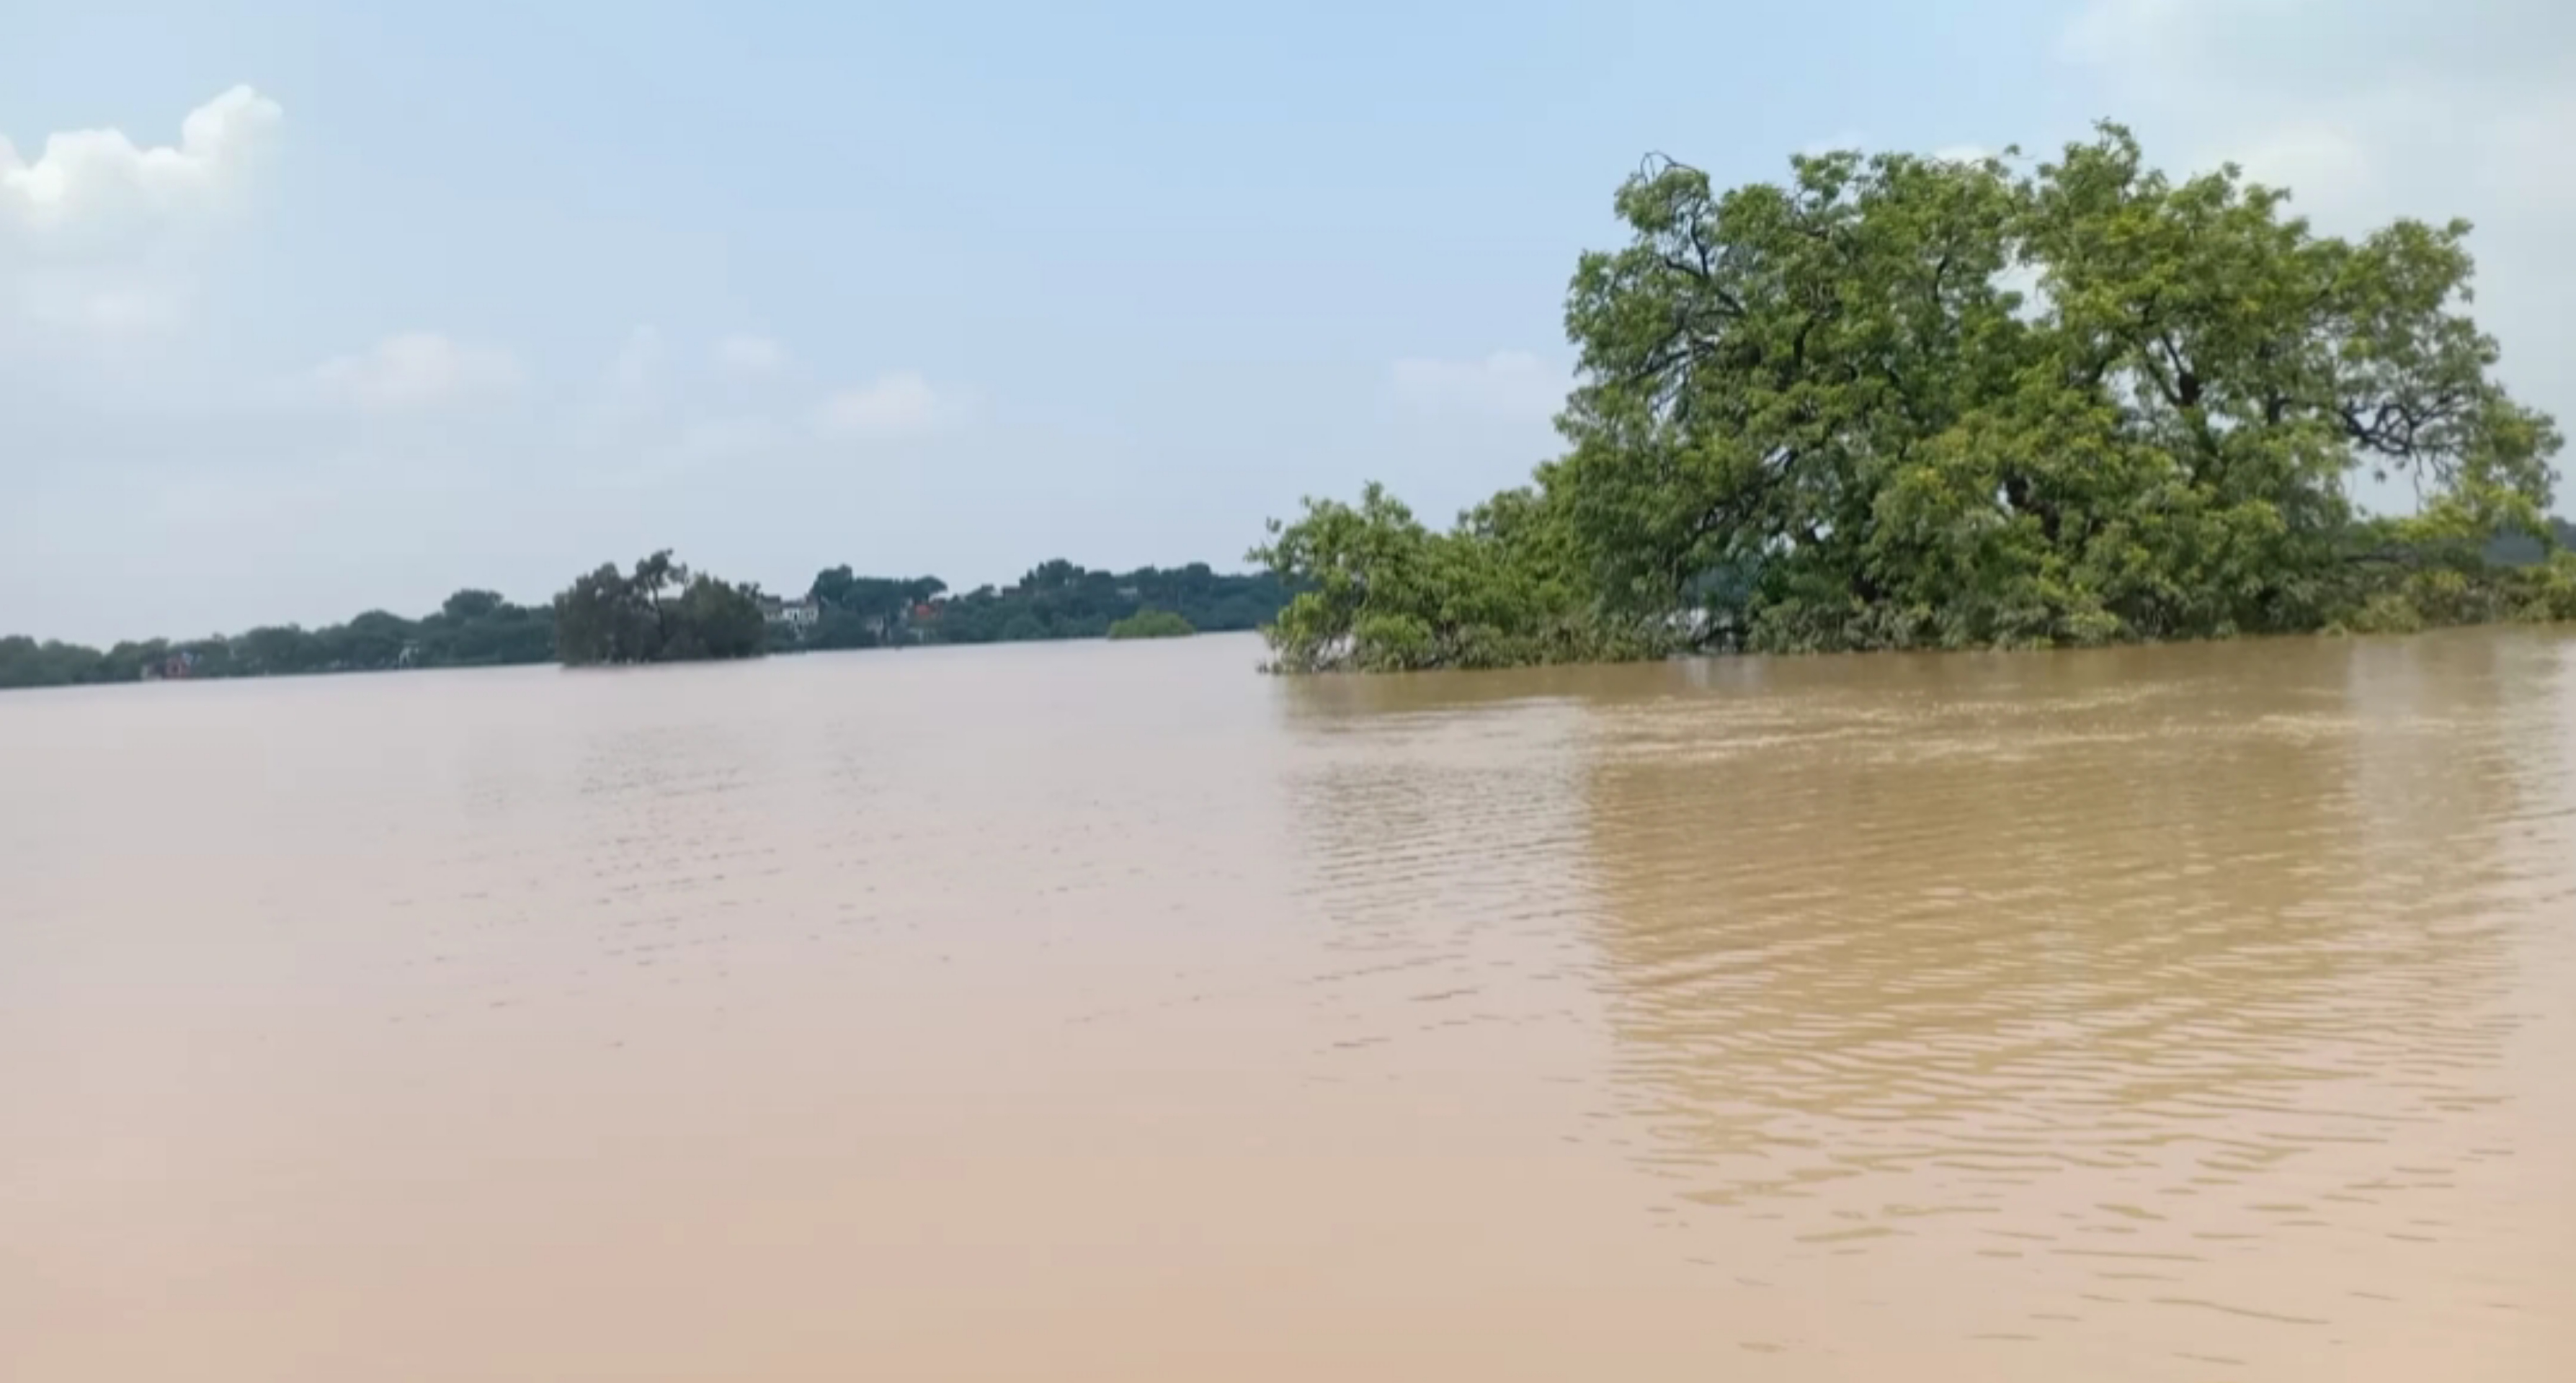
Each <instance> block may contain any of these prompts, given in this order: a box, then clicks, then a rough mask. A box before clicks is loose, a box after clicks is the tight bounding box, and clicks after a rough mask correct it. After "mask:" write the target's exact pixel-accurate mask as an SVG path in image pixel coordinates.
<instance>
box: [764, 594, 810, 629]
mask: <svg viewBox="0 0 2576 1383" xmlns="http://www.w3.org/2000/svg"><path fill="white" fill-rule="evenodd" d="M760 617H761V618H762V619H763V620H765V621H767V622H768V623H770V624H771V625H774V626H777V627H779V628H782V629H785V630H786V631H787V632H788V633H791V634H794V635H796V636H797V637H798V638H803V637H804V636H805V634H806V632H807V631H808V630H811V629H812V628H813V627H814V626H815V625H817V624H820V623H822V622H823V607H822V605H821V604H820V603H818V602H817V601H816V600H815V599H814V597H812V596H810V595H809V596H806V597H805V598H804V599H802V600H783V599H780V598H779V597H777V596H774V595H765V596H762V597H761V598H760Z"/></svg>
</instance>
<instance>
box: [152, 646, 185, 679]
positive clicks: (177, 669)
mask: <svg viewBox="0 0 2576 1383" xmlns="http://www.w3.org/2000/svg"><path fill="white" fill-rule="evenodd" d="M196 675H197V655H196V653H195V652H194V651H192V650H190V649H185V648H183V649H180V650H179V651H178V652H176V653H173V654H170V655H169V656H167V657H164V658H155V659H153V660H152V661H151V662H148V663H145V664H144V665H143V680H144V681H146V682H176V681H181V680H184V679H186V678H190V677H194V676H196Z"/></svg>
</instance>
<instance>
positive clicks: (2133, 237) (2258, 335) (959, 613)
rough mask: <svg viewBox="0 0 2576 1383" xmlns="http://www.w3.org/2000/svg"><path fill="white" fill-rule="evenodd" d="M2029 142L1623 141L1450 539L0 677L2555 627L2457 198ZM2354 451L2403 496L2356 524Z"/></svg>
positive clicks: (264, 631)
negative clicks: (1721, 168) (2182, 171)
mask: <svg viewBox="0 0 2576 1383" xmlns="http://www.w3.org/2000/svg"><path fill="white" fill-rule="evenodd" d="M2019 162H2020V154H2019V151H2018V150H2006V151H2005V152H2004V154H2003V155H2002V156H2000V157H1992V158H1941V157H1923V156H1918V155H1912V154H1902V153H1881V154H1872V155H1863V154H1860V153H1855V152H1837V153H1826V154H1815V155H1799V156H1796V157H1794V158H1792V159H1791V160H1790V176H1789V177H1788V178H1787V179H1786V180H1785V181H1782V182H1778V183H1751V184H1747V185H1745V186H1741V187H1736V188H1733V189H1731V190H1720V189H1718V188H1717V187H1715V186H1714V185H1713V184H1712V182H1711V181H1710V179H1709V177H1708V175H1707V174H1705V173H1703V172H1701V171H1700V170H1698V169H1696V168H1693V167H1691V166H1689V165H1687V164H1683V163H1678V162H1675V161H1673V160H1671V159H1669V158H1665V157H1662V156H1660V155H1657V156H1654V157H1650V158H1649V159H1647V160H1646V162H1645V163H1644V165H1643V166H1642V167H1641V168H1640V169H1639V171H1638V172H1637V173H1635V174H1634V175H1633V176H1631V177H1630V178H1629V179H1628V180H1627V181H1626V182H1625V183H1624V184H1623V185H1622V186H1621V187H1620V189H1619V191H1618V193H1617V196H1616V198H1615V201H1614V206H1615V208H1616V210H1617V213H1618V215H1619V218H1620V219H1621V221H1622V222H1624V223H1625V225H1626V226H1627V229H1628V232H1629V237H1630V238H1629V242H1628V244H1626V245H1625V246H1624V247H1621V248H1619V249H1615V250H1601V251H1593V252H1590V253H1587V254H1585V255H1583V256H1582V257H1581V259H1580V260H1579V261H1578V263H1577V265H1576V267H1575V272H1574V277H1573V279H1572V282H1571V284H1570V285H1569V288H1568V290H1567V295H1566V309H1565V328H1566V335H1567V338H1568V340H1569V341H1570V342H1571V344H1572V345H1573V346H1574V347H1575V348H1576V354H1577V367H1576V375H1575V380H1574V385H1573V388H1572V391H1571V392H1570V393H1569V395H1568V396H1567V398H1566V401H1565V406H1564V408H1563V410H1562V411H1561V412H1560V413H1559V414H1558V415H1557V419H1556V425H1557V431H1558V432H1559V433H1560V434H1561V435H1562V437H1563V438H1564V441H1565V446H1564V449H1563V451H1562V453H1561V454H1560V455H1559V456H1557V457H1556V458H1555V459H1553V460H1549V461H1546V462H1543V463H1542V464H1540V465H1539V466H1538V467H1537V469H1536V471H1535V473H1534V474H1533V476H1532V478H1531V480H1530V482H1529V483H1528V484H1526V485H1523V486H1521V487H1519V488H1516V489H1510V490H1505V491H1503V492H1502V493H1500V494H1497V495H1495V496H1494V497H1493V498H1491V499H1489V500H1487V501H1485V502H1484V503H1483V504H1480V505H1477V506H1476V507H1475V508H1473V509H1470V510H1468V511H1467V512H1465V513H1464V514H1461V515H1460V516H1459V518H1458V520H1457V522H1456V523H1455V524H1454V525H1453V526H1451V527H1450V528H1448V529H1445V530H1434V529H1432V528H1430V527H1428V526H1426V525H1425V524H1423V523H1422V522H1421V521H1420V520H1419V519H1417V518H1415V517H1414V514H1413V512H1412V511H1411V510H1410V509H1408V508H1407V507H1406V506H1405V505H1404V504H1403V502H1402V501H1400V500H1398V499H1397V498H1396V497H1395V496H1394V495H1392V494H1390V493H1389V492H1387V491H1386V490H1385V489H1384V488H1383V487H1382V486H1380V485H1377V484H1370V485H1368V486H1367V487H1365V488H1364V489H1363V490H1362V491H1361V493H1360V495H1359V497H1358V500H1357V502H1356V503H1350V502H1345V501H1342V500H1335V499H1316V498H1309V499H1307V500H1306V501H1305V502H1304V505H1303V510H1302V512H1301V513H1299V514H1298V515H1297V516H1296V517H1295V518H1294V519H1292V520H1285V521H1283V520H1279V519H1273V520H1271V521H1270V523H1269V525H1268V529H1269V534H1270V539H1269V541H1268V542H1266V543H1264V544H1262V545H1261V546H1258V547H1256V548H1254V549H1253V550H1252V551H1251V553H1250V554H1248V558H1249V560H1250V561H1251V562H1253V563H1254V564H1255V565H1256V570H1254V571H1253V572H1251V573H1248V574H1239V575H1227V574H1219V573H1216V572H1213V571H1211V570H1210V569H1209V568H1208V567H1207V566H1206V565H1205V564H1192V565H1190V566H1187V567H1181V568H1176V569H1171V570H1163V569H1158V568H1153V567H1141V568H1138V569H1136V570H1134V571H1131V572H1125V573H1111V572H1106V571H1091V570H1087V569H1085V568H1082V567H1078V566H1075V565H1073V564H1072V563H1069V562H1065V561H1061V560H1059V561H1052V562H1047V563H1045V564H1043V565H1041V566H1039V567H1036V568H1034V569H1032V570H1031V571H1030V572H1029V573H1028V574H1027V575H1026V576H1024V577H1023V578H1022V579H1021V580H1020V581H1019V582H1018V583H1016V584H1014V585H1012V586H1009V587H1005V588H999V589H997V588H995V587H991V586H986V587H982V588H980V589H977V590H974V591H970V592H966V593H963V594H956V593H951V592H950V591H949V590H948V588H947V586H946V584H945V583H943V582H941V581H940V580H938V579H937V578H935V577H919V578H911V579H903V578H885V577H863V576H858V575H856V574H854V573H853V572H852V570H851V569H850V568H849V567H847V566H840V567H834V568H831V569H829V570H826V571H823V572H820V573H818V574H817V575H816V576H815V578H814V581H813V583H812V585H811V586H810V587H809V588H808V589H807V591H806V593H805V594H804V595H803V596H802V597H798V598H796V599H794V600H792V601H791V600H786V599H781V598H776V597H771V596H768V595H764V594H763V593H762V592H761V591H760V590H759V588H758V587H756V586H749V585H738V584H735V583H732V582H727V581H724V580H721V579H719V578H716V577H713V576H710V575H707V574H705V573H692V572H691V571H689V570H688V569H687V568H686V567H683V566H681V565H679V564H678V563H676V562H674V561H673V560H672V559H671V554H670V553H669V552H667V551H664V552H658V553H655V554H653V555H651V556H649V557H646V558H645V559H644V560H643V561H641V562H638V563H637V564H636V565H635V567H634V568H633V570H632V571H629V572H620V571H619V570H618V569H617V568H616V567H615V566H614V565H609V566H603V567H600V568H599V569H597V570H596V571H593V572H590V573H587V574H585V575H583V576H581V577H579V578H577V579H576V580H575V581H574V582H573V583H572V585H571V586H570V587H569V588H567V589H566V590H565V591H563V592H562V593H561V594H559V595H557V596H556V597H555V598H554V600H553V602H552V604H551V605H549V606H521V605H514V604H511V603H510V602H508V601H505V600H503V599H502V598H501V597H500V596H498V595H496V594H494V593H492V592H489V591H480V590H464V591H459V592H457V593H456V594H455V595H453V596H450V597H449V598H448V600H447V601H446V603H445V604H444V605H442V606H441V607H440V609H439V610H438V611H437V612H435V613H433V614H430V615H427V616H424V617H422V618H420V619H417V620H407V619H403V618H401V617H399V616H396V615H392V614H388V613H386V612H384V611H381V610H376V611H369V612H367V613H365V614H362V615H359V616H357V617H356V618H355V619H352V620H350V621H348V622H347V623H345V624H337V625H331V626H328V627H325V628H321V629H315V630H309V631H308V630H304V629H301V628H298V627H295V626H292V625H289V626H277V627H268V628H260V629H253V630H251V631H249V632H247V633H245V634H241V635H238V636H234V637H230V638H225V637H214V638H208V639H198V640H190V641H178V642H173V641H168V640H152V641H149V642H145V643H120V644H118V645H116V646H115V647H113V648H110V649H106V650H103V651H102V650H98V649H91V648H85V647H81V646H78V645H72V644H63V643H43V644H39V643H36V642H35V641H33V640H31V639H27V638H22V637H21V638H0V688H8V687H26V686H54V685H66V684H75V683H89V682H116V681H131V680H135V679H137V678H144V679H149V678H153V677H164V676H166V677H242V676H266V675H279V674H292V673H315V672H337V671H363V670H383V669H394V668H411V667H478V666H493V665H499V664H513V663H538V662H547V661H560V662H563V663H565V664H567V665H573V664H587V663H631V662H662V661H677V660H690V659H706V658H741V657H752V656H757V655H760V654H763V653H773V652H801V651H808V650H821V649H840V648H873V647H897V646H905V645H911V644H924V643H986V642H1004V641H1021V640H1034V639H1068V638H1114V639H1133V638H1168V637H1178V636H1181V635H1185V634H1189V633H1194V632H1197V631H1200V630H1207V631H1219V630H1244V629H1255V628H1258V629H1260V630H1262V632H1263V633H1264V635H1265V636H1266V638H1267V639H1268V641H1269V645H1270V649H1271V660H1270V662H1269V663H1268V664H1267V667H1268V670H1270V671H1273V672H1282V673H1304V672H1325V671H1345V670H1347V671H1367V672H1379V671H1407V670H1418V669H1432V668H1489V667H1506V666H1515V665H1523V664H1539V663H1566V662H1603V661H1621V660H1633V659H1644V658H1657V657H1665V656H1671V655H1676V654H1690V653H1723V652H1771V653H1790V652H1822V651H1840V650H1850V651H1859V650H1870V649H1908V648H2047V647H2080V646H2088V645H2096V644H2110V643H2144V642H2156V641H2165V640H2186V639H2223V638H2232V637H2236V636H2239V635H2255V634H2285V633H2394V632H2405V631H2411V630H2416V629H2422V628H2427V627H2432V626H2440V625H2460V624H2479V623H2492V622H2503V621H2532V622H2539V621H2558V620H2571V619H2576V551H2571V549H2576V525H2570V524H2569V523H2568V522H2567V521H2565V520H2563V519H2555V518H2552V517H2550V515H2549V509H2550V505H2551V502H2552V500H2553V498H2554V494H2553V487H2554V485H2555V483H2556V479H2557V476H2556V472H2555V470H2554V469H2553V467H2552V461H2553V459H2554V458H2555V457H2556V456H2557V454H2558V452H2559V450H2560V449H2561V446H2562V444H2563V438H2562V436H2561V434H2560V432H2559V430H2558V426H2557V424H2556V423H2555V421H2553V420H2552V419H2551V418H2550V417H2549V416H2548V415H2546V414H2544V413H2541V412H2539V411H2537V410H2534V409H2531V408H2528V407H2525V406H2524V405H2522V404H2519V403H2517V402H2515V401H2514V400H2513V398H2512V397H2511V396H2510V395H2509V394H2508V393H2507V392H2506V390H2505V388H2504V386H2503V385H2502V384H2501V383H2499V382H2498V381H2497V380H2496V378H2495V377H2494V370H2495V367H2496V364H2497V361H2498V356H2499V351H2498V348H2497V345H2496V342H2495V341H2494V339H2493V338H2492V337H2489V336H2487V335H2485V334H2484V333H2482V332H2480V331H2479V330H2478V328H2477V325H2476V323H2475V322H2474V321H2473V320H2471V318H2470V317H2469V316H2468V314H2467V307H2468V305H2469V303H2470V300H2471V292H2470V280H2471V277H2472V275H2473V271H2474V264H2473V261H2472V260H2471V257H2470V255H2469V252H2468V249H2467V238H2468V235H2469V226H2468V223H2466V222H2464V221H2452V222H2449V223H2447V224H2444V225H2438V226H2437V225H2432V224H2428V223H2425V222H2421V221H2413V220H2399V221H2394V222H2391V223H2389V224H2388V225H2386V226H2383V227H2381V228H2379V229H2377V230H2375V231H2372V232H2370V233H2369V234H2368V235H2365V236H2362V237H2361V238H2359V239H2355V240H2347V239H2341V238H2337V237H2333V236H2325V235H2320V234H2317V233H2316V232H2315V231H2314V230H2313V229H2312V228H2311V227H2310V226H2309V225H2308V223H2307V222H2306V221H2305V220H2304V219H2302V218H2299V217H2297V216H2295V215H2293V214H2291V212H2290V209H2289V208H2290V201H2289V193H2288V192H2287V191H2285V190H2281V189H2275V188H2270V187H2265V186H2262V185H2259V184H2255V183H2251V182H2248V181H2246V180H2245V179H2244V177H2243V175H2242V173H2241V171H2240V170H2239V169H2237V168H2236V167H2235V166H2233V165H2229V166H2226V167H2223V168H2221V169H2219V170H2218V171H2216V172H2212V173H2208V174H2204V175H2201V176H2197V177H2193V178H2190V179H2187V180H2183V181H2175V180H2173V179H2171V178H2169V177H2167V176H2166V175H2165V174H2163V173H2161V172H2158V171H2155V170H2153V169H2151V168H2149V167H2148V166H2147V165H2146V163H2145V162H2144V159H2143V156H2142V154H2141V151H2140V149H2139V146H2138V144H2137V141H2136V140H2135V139H2134V138H2132V137H2131V135H2130V134H2129V132H2128V131H2127V130H2126V129H2124V128H2122V127H2121V126H2118V125H2115V124H2110V123H2104V124H2101V125H2099V126H2097V127H2096V129H2095V131H2094V135H2093V138H2092V139H2091V140H2090V141H2089V142H2080V143H2075V144H2070V145H2068V146H2066V148H2065V149H2064V151H2063V153H2062V155H2061V156H2060V157H2059V158H2057V159H2056V160H2055V161H2053V162H2040V163H2037V164H2036V165H2033V166H2030V167H2028V168H2027V169H2021V168H2019V167H2017V165H2018V164H2019ZM2364 477H2368V478H2369V479H2370V480H2371V482H2372V483H2374V484H2378V485H2383V486H2395V487H2403V488H2405V489H2407V490H2410V491H2411V492H2412V493H2413V494H2414V495H2415V496H2416V498H2417V501H2418V502H2417V505H2416V508H2415V511H2414V512H2413V513H2411V514H2408V515H2405V516H2403V517H2384V516H2372V515H2370V514H2368V513H2366V512H2364V511H2363V509H2362V508H2361V507H2360V506H2359V505H2358V504H2357V503H2356V502H2355V500H2354V496H2353V488H2354V487H2355V486H2356V485H2357V484H2358V483H2359V482H2360V481H2361V480H2362V478H2364Z"/></svg>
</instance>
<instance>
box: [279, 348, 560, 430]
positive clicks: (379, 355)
mask: <svg viewBox="0 0 2576 1383" xmlns="http://www.w3.org/2000/svg"><path fill="white" fill-rule="evenodd" d="M523 378H524V376H523V374H522V372H521V370H520V368H519V361H518V358H517V357H516V356H514V355H512V354H511V353H510V352H509V351H507V350H503V349H501V348H499V347H494V346H476V345H467V344H463V343H460V342H458V341H455V340H453V339H451V338H449V337H446V336H442V335H440V334H438V333H437V332H429V331H414V332H405V333H403V334H401V335H398V336H388V337H386V338H385V339H384V340H382V341H379V342H377V343H376V345H375V346H374V347H373V348H372V349H369V350H367V351H365V352H363V353H361V354H358V355H344V356H341V357H339V358H338V359H335V360H331V361H326V362H325V363H323V364H321V365H318V366H315V367H314V368H313V369H312V370H311V371H310V372H309V373H308V374H307V375H306V376H305V381H304V382H305V385H306V387H307V389H308V391H309V392H310V393H311V394H312V395H313V396H315V397H317V398H320V399H322V400H325V401H328V402H332V403H337V404H342V405H345V406H348V407H352V408H356V409H359V410H361V411H363V412H371V413H374V412H398V411H404V410H411V409H421V408H433V407H439V406H443V405H447V404H454V403H460V402H465V401H468V400H472V399H476V398H490V397H493V396H496V395H502V394H508V393H511V392H513V391H515V390H516V389H517V388H518V387H519V385H520V383H521V382H522V380H523Z"/></svg>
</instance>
